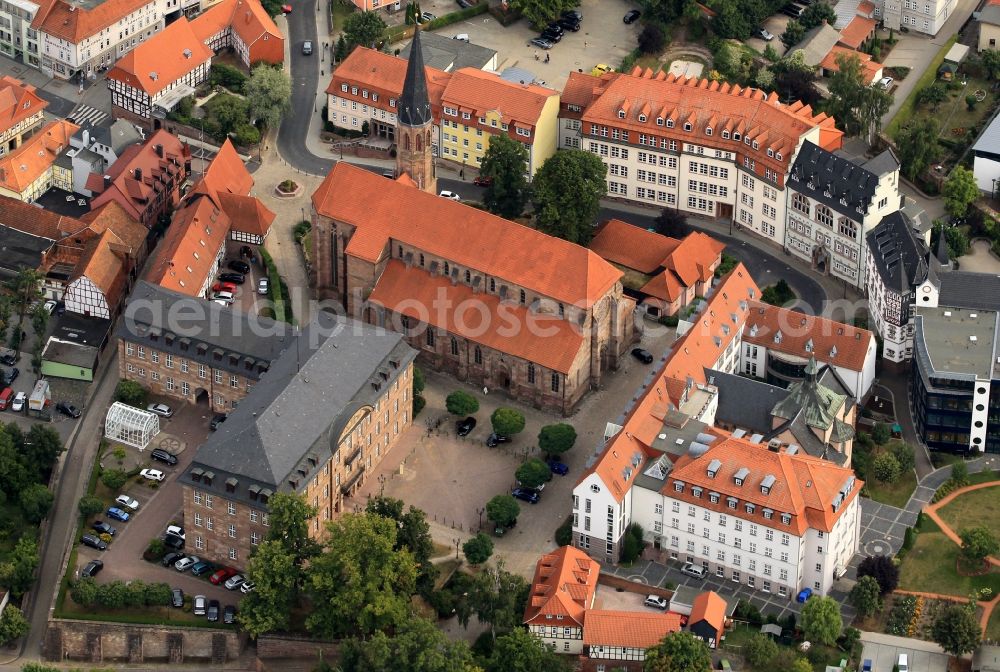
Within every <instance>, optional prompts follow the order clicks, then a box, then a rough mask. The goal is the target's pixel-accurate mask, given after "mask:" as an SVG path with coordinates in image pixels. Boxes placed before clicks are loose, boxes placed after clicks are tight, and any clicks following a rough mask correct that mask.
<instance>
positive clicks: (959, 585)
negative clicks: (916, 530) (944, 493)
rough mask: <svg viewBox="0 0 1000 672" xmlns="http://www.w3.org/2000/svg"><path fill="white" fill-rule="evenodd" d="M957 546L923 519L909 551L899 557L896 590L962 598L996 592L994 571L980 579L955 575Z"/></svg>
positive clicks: (998, 582) (998, 580)
mask: <svg viewBox="0 0 1000 672" xmlns="http://www.w3.org/2000/svg"><path fill="white" fill-rule="evenodd" d="M957 559H958V546H956V545H955V544H954V543H952V541H951V540H950V539H949V538H948V537H946V536H945V535H944V532H942V531H941V528H939V527H938V526H937V525H936V524H935V523H934V522H933V521H932V520H930V519H929V518H927V519H925V520H924V523H923V528H922V531H921V532H920V534H918V535H917V541H916V543H915V544H914V545H913V549H912V550H911V551H910V552H909V553H907V555H906V557H905V558H903V562H902V566H901V567H900V572H899V587H900V588H902V589H903V590H915V591H922V592H926V591H933V592H936V593H941V594H943V595H955V596H957V597H962V598H965V597H967V596H968V595H969V594H970V593H971V592H973V591H979V590H980V589H982V588H990V589H991V590H992V591H993V594H994V595H995V594H997V591H998V590H1000V572H998V571H997V570H996V569H995V568H994V569H993V570H992V571H990V573H988V574H983V575H982V576H959V575H958V573H956V571H955V563H956V561H957Z"/></svg>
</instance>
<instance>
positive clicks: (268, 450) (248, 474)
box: [192, 318, 416, 494]
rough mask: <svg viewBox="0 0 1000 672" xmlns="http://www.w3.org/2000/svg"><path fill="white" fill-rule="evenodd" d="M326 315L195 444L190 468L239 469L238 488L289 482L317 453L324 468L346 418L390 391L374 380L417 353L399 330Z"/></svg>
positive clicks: (388, 377)
mask: <svg viewBox="0 0 1000 672" xmlns="http://www.w3.org/2000/svg"><path fill="white" fill-rule="evenodd" d="M322 319H323V322H322V325H320V324H319V323H317V322H314V323H312V324H311V325H309V327H307V328H306V330H305V331H304V332H303V333H302V334H301V335H300V336H299V338H297V339H295V341H294V344H293V346H292V347H290V348H288V349H287V350H285V351H284V353H282V355H281V357H280V358H279V359H278V360H277V361H276V362H274V364H273V365H272V366H271V369H270V370H269V371H268V372H267V373H266V374H265V375H264V376H263V377H262V378H261V380H260V382H259V383H258V384H256V385H255V386H254V388H253V390H251V392H250V394H248V395H247V396H246V398H245V399H243V401H241V402H240V404H239V406H238V407H237V408H236V410H235V411H233V412H232V413H231V414H230V416H229V419H228V420H227V421H226V422H225V423H223V424H222V425H221V426H220V427H219V430H218V431H216V432H215V433H213V434H212V435H211V436H210V437H209V438H208V440H207V441H206V442H205V443H204V444H203V445H202V446H201V447H200V448H199V449H198V452H197V454H196V455H195V459H194V462H193V464H192V467H193V468H201V469H208V470H212V471H213V473H215V472H221V473H222V474H223V475H232V476H236V477H240V478H239V480H240V482H241V487H240V488H239V493H238V494H240V493H245V492H246V489H245V488H243V487H242V484H243V483H247V482H255V483H258V484H263V485H265V486H267V487H269V488H271V489H274V490H278V489H279V488H281V489H288V485H287V479H288V477H289V475H291V474H292V473H293V471H296V470H297V469H296V468H297V465H299V464H300V463H301V462H302V461H303V460H304V459H305V458H306V457H307V456H308V455H309V454H310V453H315V454H316V456H317V464H315V465H312V467H311V468H310V471H311V470H312V469H319V468H322V466H323V464H324V463H325V462H326V460H327V459H329V456H330V453H331V452H333V451H335V450H336V449H337V448H338V445H339V440H340V435H341V432H342V430H343V429H344V427H345V425H346V423H347V421H348V420H349V419H350V418H351V417H352V416H353V415H354V413H355V412H356V411H358V410H359V409H361V408H364V407H365V406H369V405H373V404H374V402H375V401H376V400H377V399H378V398H379V397H380V396H382V395H383V394H384V393H385V392H384V389H381V390H376V389H375V384H377V385H379V386H384V385H391V384H392V383H393V382H394V381H395V380H396V378H397V377H398V376H399V374H400V372H401V371H403V370H404V369H405V368H406V366H407V365H408V364H409V363H410V362H411V361H412V360H413V359H414V358H415V357H416V351H414V350H413V349H412V348H410V347H409V346H408V345H407V344H406V342H405V341H404V340H403V338H402V336H401V335H400V334H398V333H395V332H389V331H386V330H384V329H376V328H375V327H371V326H368V325H364V324H362V323H360V322H355V321H353V320H346V319H341V320H336V321H334V319H333V318H322ZM334 326H336V327H338V328H336V329H333V327H334ZM330 331H333V333H332V334H331V333H329V332H330ZM382 374H385V377H384V378H383V376H382ZM222 481H224V479H223V478H221V477H220V478H219V479H218V481H217V482H215V483H214V485H219V484H220V483H221V482H222Z"/></svg>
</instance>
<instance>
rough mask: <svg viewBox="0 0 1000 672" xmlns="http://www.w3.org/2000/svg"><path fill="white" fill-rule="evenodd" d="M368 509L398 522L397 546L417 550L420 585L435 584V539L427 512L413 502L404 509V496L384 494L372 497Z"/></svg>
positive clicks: (397, 548) (413, 551)
mask: <svg viewBox="0 0 1000 672" xmlns="http://www.w3.org/2000/svg"><path fill="white" fill-rule="evenodd" d="M365 511H366V512H367V513H370V514H373V515H376V516H382V517H384V518H389V519H390V520H392V521H393V522H394V523H395V524H396V550H397V551H398V550H400V549H405V550H408V551H409V552H410V553H412V554H413V559H414V561H416V563H417V568H418V572H417V585H418V586H427V585H433V583H434V579H435V577H436V576H437V569H436V568H435V566H434V564H433V563H432V562H431V556H432V555H433V554H434V540H433V539H432V538H431V526H430V525H429V524H428V523H427V514H425V513H424V512H423V511H421V510H420V509H418V508H416V507H414V506H412V505H411V506H410V508H409V509H408V510H404V505H403V500H401V499H393V498H391V497H383V496H379V497H373V498H372V499H370V500H368V504H367V505H366V506H365Z"/></svg>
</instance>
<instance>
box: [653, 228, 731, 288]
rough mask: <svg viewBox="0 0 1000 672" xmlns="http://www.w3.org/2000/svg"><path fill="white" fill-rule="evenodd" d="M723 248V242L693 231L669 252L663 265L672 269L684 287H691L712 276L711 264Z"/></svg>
mask: <svg viewBox="0 0 1000 672" xmlns="http://www.w3.org/2000/svg"><path fill="white" fill-rule="evenodd" d="M724 249H726V244H725V243H723V242H720V241H718V240H716V239H714V238H712V237H711V236H709V235H707V234H704V233H702V232H701V231H694V232H692V233H689V234H688V235H687V236H685V237H684V239H683V240H681V242H680V245H678V246H677V248H676V249H674V250H673V251H672V252H670V254H669V256H668V257H667V260H666V263H665V264H664V266H666V267H667V268H668V269H669V270H671V271H673V272H674V273H675V274H676V275H677V277H678V278H679V279H680V281H681V283H683V284H684V285H685V286H686V287H692V286H694V285H695V284H696V283H698V282H708V281H709V280H710V279H711V278H712V275H713V274H714V272H715V271H714V270H713V268H712V265H713V264H715V263H716V262H717V261H719V258H720V257H721V256H722V251H723V250H724Z"/></svg>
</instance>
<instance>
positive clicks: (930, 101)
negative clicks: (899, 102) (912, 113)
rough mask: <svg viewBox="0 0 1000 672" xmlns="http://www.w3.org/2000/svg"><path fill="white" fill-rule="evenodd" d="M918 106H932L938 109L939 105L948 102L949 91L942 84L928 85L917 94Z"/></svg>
mask: <svg viewBox="0 0 1000 672" xmlns="http://www.w3.org/2000/svg"><path fill="white" fill-rule="evenodd" d="M916 100H917V105H930V106H931V108H932V109H935V110H936V109H937V107H938V105H940V104H941V103H943V102H944V101H946V100H948V89H946V88H945V87H944V84H942V83H940V82H934V83H933V84H928V85H927V86H925V87H924V88H922V89H920V91H918V92H917V98H916Z"/></svg>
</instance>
